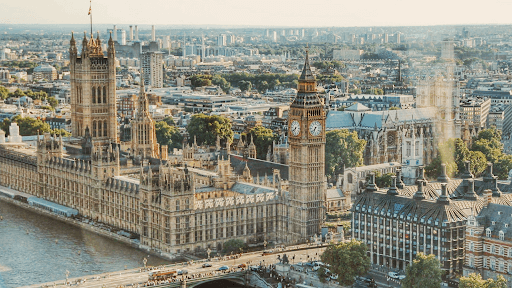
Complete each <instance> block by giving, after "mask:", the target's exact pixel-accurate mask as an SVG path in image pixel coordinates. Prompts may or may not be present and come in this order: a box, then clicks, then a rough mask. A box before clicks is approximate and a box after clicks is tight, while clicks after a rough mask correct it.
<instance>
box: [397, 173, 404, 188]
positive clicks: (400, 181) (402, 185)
mask: <svg viewBox="0 0 512 288" xmlns="http://www.w3.org/2000/svg"><path fill="white" fill-rule="evenodd" d="M396 187H398V188H400V189H403V188H404V182H403V181H402V169H396Z"/></svg>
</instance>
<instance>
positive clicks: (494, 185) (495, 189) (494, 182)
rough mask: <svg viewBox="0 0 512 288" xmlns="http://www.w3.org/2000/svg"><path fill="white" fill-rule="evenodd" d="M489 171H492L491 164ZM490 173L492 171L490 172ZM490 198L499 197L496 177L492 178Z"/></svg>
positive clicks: (499, 192)
mask: <svg viewBox="0 0 512 288" xmlns="http://www.w3.org/2000/svg"><path fill="white" fill-rule="evenodd" d="M491 170H492V164H491ZM491 173H492V171H491ZM491 183H492V190H491V191H492V196H494V197H501V191H500V189H499V188H498V176H492V182H491Z"/></svg>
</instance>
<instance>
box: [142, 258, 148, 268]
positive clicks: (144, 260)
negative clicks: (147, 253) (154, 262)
mask: <svg viewBox="0 0 512 288" xmlns="http://www.w3.org/2000/svg"><path fill="white" fill-rule="evenodd" d="M142 263H144V269H146V264H147V263H148V259H146V257H144V259H143V260H142Z"/></svg>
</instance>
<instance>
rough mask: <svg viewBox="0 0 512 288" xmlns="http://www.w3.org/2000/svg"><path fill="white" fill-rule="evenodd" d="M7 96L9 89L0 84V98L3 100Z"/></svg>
mask: <svg viewBox="0 0 512 288" xmlns="http://www.w3.org/2000/svg"><path fill="white" fill-rule="evenodd" d="M7 98H9V90H7V88H5V87H4V86H0V99H3V100H5V99H7Z"/></svg>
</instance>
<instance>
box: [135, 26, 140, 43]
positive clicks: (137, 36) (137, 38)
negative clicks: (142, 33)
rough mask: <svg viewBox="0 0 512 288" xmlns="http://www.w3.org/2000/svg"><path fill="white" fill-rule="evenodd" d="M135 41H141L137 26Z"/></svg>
mask: <svg viewBox="0 0 512 288" xmlns="http://www.w3.org/2000/svg"><path fill="white" fill-rule="evenodd" d="M135 41H139V27H137V25H135Z"/></svg>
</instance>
